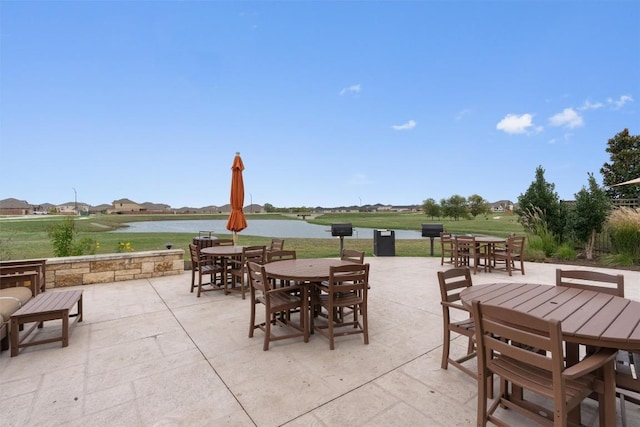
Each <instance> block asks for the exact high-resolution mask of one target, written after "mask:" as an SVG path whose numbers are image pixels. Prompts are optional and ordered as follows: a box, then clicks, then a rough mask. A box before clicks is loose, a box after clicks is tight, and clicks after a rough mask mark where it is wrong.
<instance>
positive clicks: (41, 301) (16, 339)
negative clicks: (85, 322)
mask: <svg viewBox="0 0 640 427" xmlns="http://www.w3.org/2000/svg"><path fill="white" fill-rule="evenodd" d="M76 304H77V305H78V309H77V313H75V314H69V312H70V311H71V309H72V308H73V307H74V306H75V305H76ZM69 317H76V320H75V321H76V322H82V291H80V290H74V291H61V292H47V293H42V294H38V295H37V296H36V297H35V298H33V299H32V300H30V301H29V302H28V303H27V304H26V305H24V306H22V307H21V308H20V309H19V310H18V311H16V312H15V313H13V315H12V316H11V328H10V329H11V331H10V333H11V357H13V356H17V355H18V353H19V351H20V348H22V347H29V346H32V345H38V344H46V343H50V342H56V341H62V347H67V346H68V345H69ZM57 319H61V320H62V333H61V336H59V337H54V338H46V339H41V340H36V339H34V340H31V341H29V342H24V340H25V339H26V338H27V337H28V336H29V335H30V334H31V332H33V330H34V329H35V328H36V327H38V328H42V326H43V322H45V321H47V320H57ZM31 322H35V323H34V324H33V325H32V326H31V327H30V328H28V329H26V330H25V331H24V332H23V333H20V329H22V328H23V325H24V324H25V323H31ZM74 323H75V322H74Z"/></svg>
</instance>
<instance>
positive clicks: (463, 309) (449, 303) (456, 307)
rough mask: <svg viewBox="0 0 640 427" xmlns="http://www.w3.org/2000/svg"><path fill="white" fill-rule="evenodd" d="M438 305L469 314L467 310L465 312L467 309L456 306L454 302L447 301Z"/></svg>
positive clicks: (460, 305) (459, 305)
mask: <svg viewBox="0 0 640 427" xmlns="http://www.w3.org/2000/svg"><path fill="white" fill-rule="evenodd" d="M440 304H442V305H443V306H445V307H449V308H455V309H458V310H462V311H466V312H467V313H469V310H467V308H466V307H465V306H464V305H462V304H456V303H454V302H448V301H441V302H440Z"/></svg>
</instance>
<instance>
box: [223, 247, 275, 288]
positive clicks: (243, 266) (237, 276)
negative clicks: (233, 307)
mask: <svg viewBox="0 0 640 427" xmlns="http://www.w3.org/2000/svg"><path fill="white" fill-rule="evenodd" d="M266 252H267V247H266V246H265V245H254V246H245V247H243V248H242V255H241V256H239V257H237V258H229V259H228V260H227V273H228V274H229V275H230V276H231V286H232V289H233V290H236V285H239V287H240V293H241V294H242V299H245V293H246V288H247V285H248V277H247V276H248V275H247V263H248V262H249V261H252V262H255V263H258V264H264V263H265V262H266V261H267V255H266Z"/></svg>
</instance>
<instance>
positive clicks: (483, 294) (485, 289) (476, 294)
mask: <svg viewBox="0 0 640 427" xmlns="http://www.w3.org/2000/svg"><path fill="white" fill-rule="evenodd" d="M504 285H505V284H504V283H492V284H490V285H482V286H471V287H470V288H467V289H466V290H465V293H466V295H467V297H468V299H469V300H474V299H479V300H480V301H483V302H486V303H488V304H491V303H493V301H494V300H495V299H496V298H500V297H501V296H502V295H504V294H505V292H508V291H509V290H510V289H509V288H507V289H506V290H505V286H504ZM512 289H513V291H514V292H517V290H516V289H515V288H512Z"/></svg>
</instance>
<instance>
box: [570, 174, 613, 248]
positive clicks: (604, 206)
mask: <svg viewBox="0 0 640 427" xmlns="http://www.w3.org/2000/svg"><path fill="white" fill-rule="evenodd" d="M575 196H576V203H575V205H574V207H573V209H572V210H571V214H570V216H569V218H570V221H569V222H570V224H571V230H572V232H573V235H574V236H575V238H576V240H577V241H579V242H581V243H584V244H585V256H586V258H587V259H593V248H594V246H595V241H596V236H597V234H598V233H601V232H602V230H603V228H604V224H605V222H606V221H607V216H608V215H609V212H610V210H611V202H610V200H609V197H608V196H607V194H606V192H605V191H604V189H602V188H600V187H599V186H598V184H597V183H596V180H595V178H594V177H593V174H592V173H590V174H589V189H588V190H587V189H586V188H585V187H582V190H580V191H579V192H578V193H576V195H575Z"/></svg>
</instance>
